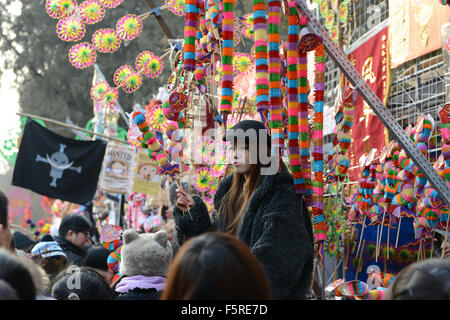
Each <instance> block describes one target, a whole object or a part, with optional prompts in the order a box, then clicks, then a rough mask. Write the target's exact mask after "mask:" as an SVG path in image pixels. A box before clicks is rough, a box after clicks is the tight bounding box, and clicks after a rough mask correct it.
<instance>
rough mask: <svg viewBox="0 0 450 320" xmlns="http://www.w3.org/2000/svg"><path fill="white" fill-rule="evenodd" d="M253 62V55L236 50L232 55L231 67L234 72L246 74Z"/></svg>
mask: <svg viewBox="0 0 450 320" xmlns="http://www.w3.org/2000/svg"><path fill="white" fill-rule="evenodd" d="M253 64H254V61H253V57H252V56H251V55H250V54H248V53H242V52H236V53H235V54H234V55H233V69H234V73H235V74H238V73H240V74H243V75H246V74H248V73H249V72H250V70H251V69H252V67H253Z"/></svg>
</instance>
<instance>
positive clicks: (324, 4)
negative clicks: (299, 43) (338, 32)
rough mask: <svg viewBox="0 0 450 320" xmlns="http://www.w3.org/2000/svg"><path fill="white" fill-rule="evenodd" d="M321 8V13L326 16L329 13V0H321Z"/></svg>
mask: <svg viewBox="0 0 450 320" xmlns="http://www.w3.org/2000/svg"><path fill="white" fill-rule="evenodd" d="M319 9H320V14H321V15H322V17H324V18H326V16H327V15H328V11H329V9H328V1H327V0H320V2H319Z"/></svg>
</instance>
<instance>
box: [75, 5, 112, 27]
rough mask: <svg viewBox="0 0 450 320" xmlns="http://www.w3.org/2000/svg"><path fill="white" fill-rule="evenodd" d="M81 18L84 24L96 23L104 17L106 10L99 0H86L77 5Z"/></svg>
mask: <svg viewBox="0 0 450 320" xmlns="http://www.w3.org/2000/svg"><path fill="white" fill-rule="evenodd" d="M79 12H80V16H81V19H82V20H83V22H84V23H86V24H96V23H97V22H100V21H102V20H103V18H104V17H105V13H106V10H105V8H104V7H103V6H102V5H101V4H100V2H99V0H86V1H83V2H82V3H81V4H80V6H79Z"/></svg>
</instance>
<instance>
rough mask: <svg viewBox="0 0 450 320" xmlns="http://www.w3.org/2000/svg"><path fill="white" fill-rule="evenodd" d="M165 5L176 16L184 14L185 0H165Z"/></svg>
mask: <svg viewBox="0 0 450 320" xmlns="http://www.w3.org/2000/svg"><path fill="white" fill-rule="evenodd" d="M166 6H167V8H168V9H169V11H170V12H172V13H173V14H174V15H176V16H179V17H181V16H184V14H185V9H184V8H185V6H186V1H185V0H166Z"/></svg>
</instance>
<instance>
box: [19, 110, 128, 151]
mask: <svg viewBox="0 0 450 320" xmlns="http://www.w3.org/2000/svg"><path fill="white" fill-rule="evenodd" d="M16 114H17V115H18V116H21V117H27V118H35V119H39V120H42V121H45V122H49V123H53V124H56V125H58V126H61V127H66V128H69V129H74V130H78V131H82V132H86V133H89V134H92V135H93V136H99V137H102V138H105V139H107V140H111V141H116V142H120V143H125V144H128V141H125V140H120V139H117V138H113V137H109V136H106V135H104V134H101V133H95V132H92V131H89V130H87V129H84V128H81V127H78V126H74V125H70V124H67V123H64V122H60V121H57V120H53V119H49V118H45V117H41V116H35V115H32V114H29V113H21V112H17V113H16Z"/></svg>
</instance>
